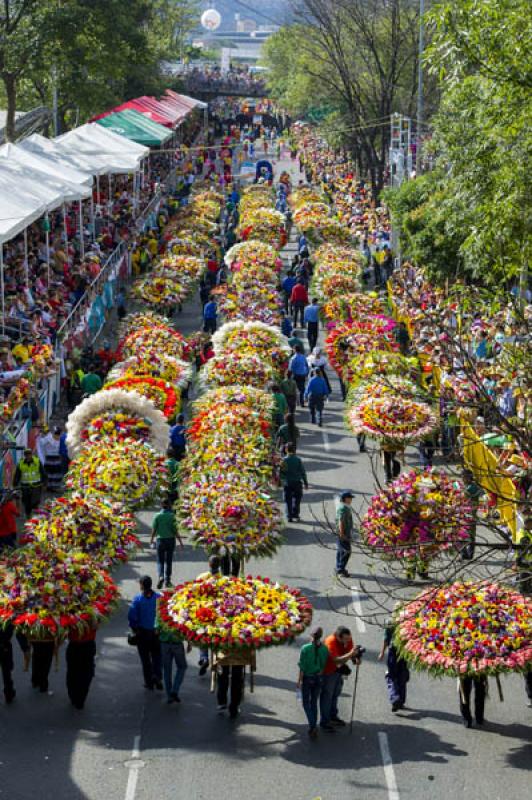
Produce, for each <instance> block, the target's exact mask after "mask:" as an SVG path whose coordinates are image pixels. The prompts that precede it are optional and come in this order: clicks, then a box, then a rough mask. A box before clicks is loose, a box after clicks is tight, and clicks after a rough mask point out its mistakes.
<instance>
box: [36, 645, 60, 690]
mask: <svg viewBox="0 0 532 800" xmlns="http://www.w3.org/2000/svg"><path fill="white" fill-rule="evenodd" d="M54 649H55V644H54V642H32V653H31V685H32V686H33V687H34V688H35V689H39V690H40V691H41V692H43V693H44V692H47V691H48V676H49V674H50V669H51V667H52V661H53V657H54Z"/></svg>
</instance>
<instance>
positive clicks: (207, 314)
mask: <svg viewBox="0 0 532 800" xmlns="http://www.w3.org/2000/svg"><path fill="white" fill-rule="evenodd" d="M217 315H218V306H217V305H216V302H215V300H214V299H213V297H212V296H211V298H210V299H209V302H208V303H206V304H205V306H204V308H203V330H204V331H205V333H215V331H216V320H217Z"/></svg>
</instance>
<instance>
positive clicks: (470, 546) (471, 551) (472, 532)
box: [461, 522, 477, 561]
mask: <svg viewBox="0 0 532 800" xmlns="http://www.w3.org/2000/svg"><path fill="white" fill-rule="evenodd" d="M476 540H477V523H476V522H473V523H472V524H471V525H470V527H469V542H468V543H467V544H466V545H464V547H463V548H462V553H461V556H462V559H463V560H464V561H471V560H472V559H473V557H474V555H475V543H476Z"/></svg>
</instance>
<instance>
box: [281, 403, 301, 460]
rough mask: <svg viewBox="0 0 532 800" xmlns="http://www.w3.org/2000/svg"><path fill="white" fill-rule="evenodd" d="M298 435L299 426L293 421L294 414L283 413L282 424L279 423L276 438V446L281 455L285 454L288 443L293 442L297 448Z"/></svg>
mask: <svg viewBox="0 0 532 800" xmlns="http://www.w3.org/2000/svg"><path fill="white" fill-rule="evenodd" d="M300 435H301V434H300V432H299V428H298V427H297V425H296V423H295V417H294V415H293V414H291V413H288V414H285V417H284V425H281V427H280V428H279V430H278V431H277V438H276V444H277V447H278V448H279V449H280V450H281V452H282V453H283V455H285V454H286V448H287V447H288V445H289V444H293V445H294V447H295V448H296V450H297V440H298V439H299V437H300Z"/></svg>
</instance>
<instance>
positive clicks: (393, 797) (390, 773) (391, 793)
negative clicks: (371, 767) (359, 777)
mask: <svg viewBox="0 0 532 800" xmlns="http://www.w3.org/2000/svg"><path fill="white" fill-rule="evenodd" d="M379 747H380V751H381V758H382V766H383V767H384V777H385V779H386V786H387V787H388V800H399V790H398V788H397V781H396V780H395V772H394V768H393V761H392V756H391V755H390V745H389V743H388V734H386V733H384V731H379Z"/></svg>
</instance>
